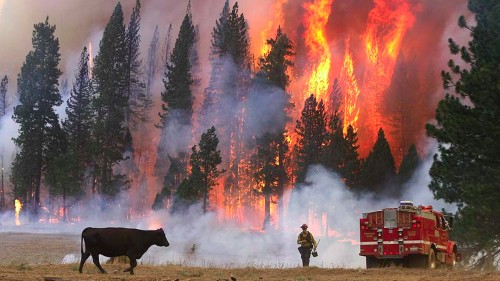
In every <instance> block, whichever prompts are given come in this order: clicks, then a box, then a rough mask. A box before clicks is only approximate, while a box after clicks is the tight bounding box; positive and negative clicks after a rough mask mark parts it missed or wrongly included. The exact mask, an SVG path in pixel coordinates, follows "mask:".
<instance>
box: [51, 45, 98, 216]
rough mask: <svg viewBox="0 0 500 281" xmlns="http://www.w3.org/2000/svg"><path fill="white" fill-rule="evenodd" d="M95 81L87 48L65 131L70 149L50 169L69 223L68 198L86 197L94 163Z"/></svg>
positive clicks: (73, 90) (82, 58)
mask: <svg viewBox="0 0 500 281" xmlns="http://www.w3.org/2000/svg"><path fill="white" fill-rule="evenodd" d="M92 94H93V89H92V81H91V79H90V76H89V54H88V52H87V48H83V51H82V54H81V56H80V63H79V66H78V70H77V72H76V74H75V82H74V83H73V88H72V90H71V92H70V93H69V99H68V102H67V104H68V106H67V108H66V115H67V119H66V120H64V121H63V130H64V132H65V133H66V136H67V147H63V149H62V153H61V155H60V156H58V157H56V158H55V159H54V161H53V163H51V164H52V165H51V166H50V167H49V169H47V176H46V181H47V183H48V184H49V185H50V186H51V188H50V194H51V195H52V196H61V197H62V199H63V220H64V221H66V220H67V209H68V204H67V199H68V197H74V196H76V197H78V196H81V195H83V193H84V187H85V174H86V172H87V171H88V166H89V163H90V155H91V153H90V146H89V145H90V142H91V128H92V123H93V121H94V119H93V110H92V107H91V102H92Z"/></svg>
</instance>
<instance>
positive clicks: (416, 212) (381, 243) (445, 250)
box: [359, 201, 460, 269]
mask: <svg viewBox="0 0 500 281" xmlns="http://www.w3.org/2000/svg"><path fill="white" fill-rule="evenodd" d="M452 222H453V221H452V219H451V218H450V219H449V222H448V220H447V219H446V217H445V215H444V214H443V213H441V212H437V211H435V210H433V209H432V206H414V205H413V203H412V202H411V201H401V203H400V206H399V207H398V208H386V209H382V210H378V211H374V212H369V213H363V217H362V218H361V219H360V252H359V255H360V256H365V257H366V268H374V267H383V266H387V265H389V264H392V263H394V264H396V265H403V266H406V267H416V268H429V269H434V268H436V267H437V266H439V265H446V266H449V267H453V266H454V265H455V263H456V262H457V261H458V260H459V259H460V254H459V253H458V252H457V245H456V243H455V242H454V241H451V240H449V231H450V230H451V227H452Z"/></svg>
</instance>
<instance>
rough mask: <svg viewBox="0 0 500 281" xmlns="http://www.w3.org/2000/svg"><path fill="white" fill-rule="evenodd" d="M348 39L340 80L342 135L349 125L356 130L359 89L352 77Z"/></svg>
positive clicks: (352, 70)
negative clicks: (342, 97) (342, 113)
mask: <svg viewBox="0 0 500 281" xmlns="http://www.w3.org/2000/svg"><path fill="white" fill-rule="evenodd" d="M349 41H350V40H349V37H348V38H346V41H345V58H344V65H343V66H342V71H341V73H340V80H341V81H342V82H341V83H342V89H343V94H344V134H345V133H346V132H347V127H348V126H349V125H351V126H352V127H353V128H354V130H356V129H357V122H358V114H359V108H358V106H357V102H358V96H359V87H358V82H357V81H356V77H354V65H353V61H352V54H351V51H350V49H349Z"/></svg>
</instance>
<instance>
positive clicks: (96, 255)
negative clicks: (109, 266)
mask: <svg viewBox="0 0 500 281" xmlns="http://www.w3.org/2000/svg"><path fill="white" fill-rule="evenodd" d="M92 260H93V261H94V264H95V266H97V268H99V270H100V271H101V273H106V270H104V268H102V266H101V264H100V263H99V254H92Z"/></svg>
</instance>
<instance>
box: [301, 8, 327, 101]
mask: <svg viewBox="0 0 500 281" xmlns="http://www.w3.org/2000/svg"><path fill="white" fill-rule="evenodd" d="M332 3H333V0H315V1H314V2H313V3H305V4H304V9H305V10H306V14H305V19H304V22H305V26H306V30H305V32H304V40H305V43H306V46H307V48H308V55H307V57H308V60H309V61H310V62H312V64H313V66H312V71H311V75H310V77H309V80H308V82H307V91H305V98H307V97H308V96H309V95H310V94H314V95H316V99H318V100H323V101H324V102H325V103H326V102H327V101H328V97H327V91H328V85H329V83H328V75H329V73H330V66H331V65H330V64H331V53H330V47H329V46H328V42H327V40H326V30H325V28H326V24H327V22H328V17H329V16H330V12H331V10H332Z"/></svg>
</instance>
